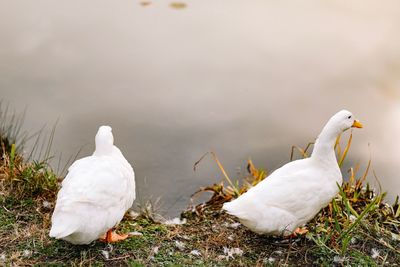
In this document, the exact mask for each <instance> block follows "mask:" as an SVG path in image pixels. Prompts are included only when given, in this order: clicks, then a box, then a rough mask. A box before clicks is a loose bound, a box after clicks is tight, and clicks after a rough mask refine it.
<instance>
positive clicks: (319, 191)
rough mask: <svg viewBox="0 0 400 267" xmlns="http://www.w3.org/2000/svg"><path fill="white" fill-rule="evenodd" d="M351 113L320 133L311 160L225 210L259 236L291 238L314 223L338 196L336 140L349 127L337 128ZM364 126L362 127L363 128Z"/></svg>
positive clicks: (339, 177)
mask: <svg viewBox="0 0 400 267" xmlns="http://www.w3.org/2000/svg"><path fill="white" fill-rule="evenodd" d="M351 116H352V115H351V113H349V112H348V111H341V112H339V113H337V114H336V115H335V116H334V117H332V119H331V120H330V121H329V122H328V124H327V125H326V126H325V128H324V130H323V131H322V132H321V134H320V136H319V138H318V140H317V142H316V144H315V147H314V151H313V154H312V156H311V157H310V158H307V159H302V160H296V161H293V162H290V163H288V164H286V165H284V166H283V167H281V168H279V169H277V170H276V171H274V172H273V173H272V174H271V175H270V176H268V177H267V178H265V179H264V180H263V181H262V182H260V183H259V184H257V185H256V186H255V187H253V188H251V189H250V190H249V191H248V192H246V193H245V194H243V195H241V196H240V197H239V198H237V199H235V200H233V201H231V202H229V203H225V204H224V206H223V209H224V210H226V211H227V213H229V214H231V215H234V216H236V217H238V219H239V220H240V222H241V223H242V224H243V225H245V226H246V227H248V228H249V229H250V230H252V231H254V232H256V233H260V234H270V235H290V234H292V233H293V231H294V230H295V229H296V228H298V227H299V226H302V225H304V224H305V223H307V222H308V221H309V220H311V219H312V218H313V217H314V216H315V215H316V214H317V213H318V212H319V211H320V210H321V208H323V207H325V206H326V205H328V204H329V202H330V201H331V200H332V198H333V197H334V196H335V195H336V194H337V193H338V191H339V189H338V186H337V185H338V184H341V183H342V174H341V172H340V169H339V166H338V164H337V161H336V156H335V152H334V144H335V141H336V137H337V135H338V134H340V133H341V132H342V131H344V130H346V129H347V128H349V127H350V126H352V124H353V125H354V124H355V121H354V119H352V121H351V123H350V125H349V126H348V127H347V126H346V127H344V128H343V127H336V125H337V124H338V121H340V120H339V119H343V118H349V119H351ZM360 126H361V125H360Z"/></svg>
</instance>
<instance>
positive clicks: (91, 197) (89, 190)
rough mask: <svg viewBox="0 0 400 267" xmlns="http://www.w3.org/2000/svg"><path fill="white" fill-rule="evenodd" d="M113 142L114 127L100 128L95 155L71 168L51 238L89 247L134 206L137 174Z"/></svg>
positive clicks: (61, 192)
mask: <svg viewBox="0 0 400 267" xmlns="http://www.w3.org/2000/svg"><path fill="white" fill-rule="evenodd" d="M107 139H108V140H107ZM112 143H113V138H112V133H111V128H110V127H108V126H102V127H100V129H99V131H98V134H97V135H96V151H95V152H94V153H93V155H92V156H89V157H85V158H82V159H80V160H77V161H76V162H74V163H73V164H72V166H71V167H70V168H69V169H68V175H67V176H66V177H65V179H64V181H63V182H62V187H61V190H60V191H59V193H58V196H57V203H56V207H55V210H54V213H53V216H52V228H51V231H50V236H51V237H55V238H58V239H64V240H66V241H68V242H71V243H73V244H88V243H90V242H92V241H94V240H96V239H98V238H100V237H102V236H103V235H104V234H105V233H106V232H107V231H108V230H110V229H111V228H113V227H114V226H115V225H116V224H118V223H119V222H120V221H121V219H122V218H123V216H124V214H125V212H126V211H127V210H128V209H129V208H130V207H131V206H132V204H133V201H134V199H135V176H134V172H133V169H132V167H131V165H130V164H129V163H128V161H127V160H126V159H125V158H124V157H123V155H122V153H121V151H120V150H119V149H118V148H117V147H116V146H114V145H113V144H112Z"/></svg>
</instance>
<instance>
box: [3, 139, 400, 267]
mask: <svg viewBox="0 0 400 267" xmlns="http://www.w3.org/2000/svg"><path fill="white" fill-rule="evenodd" d="M2 140H8V139H7V136H2ZM349 146H350V144H349V143H348V146H347V147H346V148H345V149H343V150H342V151H338V156H339V157H338V158H339V159H340V161H341V162H342V161H343V160H344V159H345V157H346V153H347V151H348V147H349ZM338 150H340V148H339V147H338ZM2 151H3V152H4V153H2V156H1V160H0V265H8V266H35V265H36V266H43V265H54V266H59V265H65V266H90V265H93V266H183V265H184V266H193V265H196V266H304V265H325V266H332V265H338V266H343V265H354V266H356V265H359V266H384V265H387V266H396V264H397V265H399V263H400V235H399V228H400V208H399V205H398V203H395V204H394V205H388V204H385V203H384V201H383V199H384V194H377V193H375V192H374V191H373V190H371V189H370V188H369V187H367V186H365V185H364V182H365V178H366V175H367V173H368V168H367V170H365V171H364V172H360V171H359V172H360V173H361V174H360V175H357V170H353V171H352V172H350V177H349V180H348V182H346V183H345V184H344V185H343V186H342V187H341V192H340V194H339V195H338V196H337V197H336V199H335V200H333V201H332V203H331V204H330V205H329V206H328V207H327V208H325V209H324V210H322V211H321V212H320V213H319V214H318V215H317V216H316V218H314V219H313V220H312V221H311V222H310V223H309V224H308V225H307V228H308V230H309V232H308V233H307V234H306V235H304V236H301V237H297V238H292V239H283V238H279V237H276V238H272V237H266V236H260V235H257V234H254V233H252V232H250V231H248V230H247V229H246V228H244V227H243V226H241V225H240V224H238V223H237V222H236V221H235V219H234V218H232V217H230V216H228V215H226V214H225V213H221V212H220V207H221V205H222V203H223V202H224V201H227V200H229V199H231V198H233V197H235V196H237V195H238V194H241V193H243V192H245V191H246V190H247V188H248V187H249V186H251V185H252V184H253V185H254V184H256V183H258V182H259V181H261V180H262V179H264V178H265V176H266V172H265V171H262V170H260V169H257V168H256V167H254V166H253V164H252V163H251V162H249V166H248V170H249V174H248V175H247V177H245V179H244V180H243V181H245V182H243V183H240V184H239V183H235V182H234V181H232V180H231V179H230V178H229V177H228V176H227V174H226V172H225V171H224V170H223V167H222V164H220V162H219V161H218V159H217V158H216V156H215V154H213V156H214V159H215V160H216V161H217V163H218V165H219V166H220V168H221V170H222V171H223V173H224V176H225V178H226V179H227V184H228V186H225V185H224V184H223V183H220V184H216V185H213V186H210V187H207V188H203V189H201V190H200V192H203V191H211V192H212V193H213V196H212V198H211V199H210V201H209V202H207V203H205V204H202V205H199V206H196V207H193V209H191V210H189V211H186V212H184V213H182V215H181V220H180V221H179V222H185V223H184V224H178V225H176V224H175V225H167V224H165V223H161V222H158V221H157V220H156V219H155V218H154V217H153V216H152V213H151V212H150V213H149V212H147V213H145V214H142V215H139V216H136V215H134V214H133V213H128V214H127V215H126V217H125V218H124V220H123V222H122V223H121V224H120V225H118V227H117V231H120V232H124V233H132V235H133V237H131V238H130V239H128V240H126V241H124V242H121V243H118V244H113V245H107V244H104V243H101V242H94V243H93V244H91V245H88V246H73V245H70V244H68V243H66V242H64V241H59V240H55V239H51V238H49V237H48V232H49V228H50V217H51V213H52V209H53V208H54V201H55V195H56V192H57V190H58V187H59V185H58V181H59V179H58V177H57V176H56V175H55V173H54V172H53V171H52V169H51V168H50V166H49V165H48V164H47V162H46V160H43V161H26V160H24V158H23V157H22V156H21V155H20V154H19V153H18V151H17V149H16V147H15V146H13V145H12V144H9V142H8V143H7V146H5V145H3V146H2ZM300 151H301V154H302V155H303V156H307V155H306V151H304V150H300ZM342 159H343V160H342ZM356 169H357V168H356Z"/></svg>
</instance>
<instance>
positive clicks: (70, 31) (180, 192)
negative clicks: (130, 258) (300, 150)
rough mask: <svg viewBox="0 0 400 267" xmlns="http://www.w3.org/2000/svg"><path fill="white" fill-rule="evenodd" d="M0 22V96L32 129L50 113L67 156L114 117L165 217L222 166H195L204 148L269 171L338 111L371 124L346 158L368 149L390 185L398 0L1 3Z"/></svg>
mask: <svg viewBox="0 0 400 267" xmlns="http://www.w3.org/2000/svg"><path fill="white" fill-rule="evenodd" d="M171 4H172V7H171ZM173 7H175V8H173ZM178 7H180V8H178ZM0 22H1V23H0V35H1V43H0V92H1V98H2V99H3V102H6V103H9V105H10V107H12V108H14V109H15V110H16V111H17V113H22V112H23V110H24V109H25V108H27V114H26V120H25V124H24V129H25V130H27V131H30V132H35V131H37V130H38V129H40V128H41V127H42V126H43V125H48V126H50V127H51V126H52V125H53V124H54V123H55V122H56V121H57V119H58V120H59V122H58V125H57V130H56V134H55V140H54V145H53V149H54V153H55V154H56V155H59V154H60V153H62V154H63V158H64V159H66V158H67V157H68V156H69V155H73V154H75V153H76V152H77V151H78V150H79V149H80V148H82V151H81V153H80V156H81V157H82V156H86V155H89V154H91V153H92V152H93V149H94V135H95V134H96V132H97V129H98V127H99V126H100V125H102V124H108V125H110V126H112V127H113V133H114V137H115V144H116V145H117V146H118V147H119V148H120V149H121V150H122V152H123V153H124V155H125V156H126V158H127V159H128V160H129V161H130V162H131V163H132V165H133V166H134V168H135V172H136V180H137V191H138V195H139V199H138V200H137V201H136V203H141V202H143V201H145V200H146V199H149V198H152V199H156V198H159V197H160V198H161V202H160V203H161V212H163V213H164V214H166V215H167V216H174V215H176V214H178V213H179V211H180V210H181V209H183V208H185V207H186V206H187V204H188V203H189V198H190V195H191V194H192V193H193V192H194V191H196V190H197V189H198V188H199V187H200V186H206V185H209V184H212V183H214V182H219V181H220V180H221V179H222V177H221V175H220V172H219V170H218V169H217V167H216V165H215V163H214V162H213V161H212V159H211V158H207V159H205V160H204V161H203V162H202V163H201V164H200V166H199V167H198V170H197V171H196V172H194V171H193V164H194V162H196V161H197V160H198V159H199V158H200V157H201V155H203V154H204V153H205V152H207V151H210V150H213V151H215V152H216V153H217V155H218V157H219V159H220V160H221V162H222V163H223V165H224V166H225V168H226V170H227V171H228V173H229V174H230V176H231V177H235V176H237V173H238V172H241V173H244V172H245V170H244V167H245V162H246V160H247V159H248V158H249V157H251V158H252V159H253V161H254V163H255V164H256V166H258V167H263V168H266V169H267V170H270V171H272V170H274V169H275V168H277V167H279V166H281V165H282V164H284V163H286V162H288V160H289V157H290V148H291V146H292V145H294V144H296V145H299V146H303V147H304V146H305V144H307V143H308V142H309V141H313V140H314V139H315V138H316V137H317V135H318V134H319V132H320V130H321V129H322V127H323V125H324V124H325V122H326V121H327V120H328V119H329V118H330V116H331V115H333V114H334V113H335V112H337V111H339V110H341V109H344V108H345V109H348V110H350V111H352V112H353V113H354V114H355V116H356V117H357V118H359V119H360V120H361V121H362V122H363V124H364V126H365V128H364V129H362V130H355V131H354V140H353V145H352V148H351V151H350V153H349V158H350V160H349V163H350V164H356V163H357V162H359V163H361V164H362V165H364V166H365V165H366V164H367V163H368V160H369V158H370V156H371V158H372V166H373V169H374V171H375V173H376V175H377V176H378V177H379V179H380V182H381V184H382V186H383V188H384V189H385V190H388V191H389V195H390V198H393V197H394V196H395V195H396V194H400V177H399V175H398V173H399V172H400V165H399V163H400V157H399V155H398V151H399V149H400V49H399V47H400V34H399V33H400V2H398V1H397V0H393V1H389V0H388V1H384V2H382V1H366V0H362V1H361V0H360V1H349V0H342V1H340V0H332V1H306V0H304V1H303V0H296V1H292V0H291V1H289V0H282V1H272V0H253V1H250V2H249V1H239V0H217V1H215V0H201V1H200V0H187V1H184V4H181V3H172V2H169V1H163V0H159V1H154V2H151V1H148V2H140V1H134V0H119V1H103V0H90V1H89V0H88V1H77V0H68V1H51V0H36V1H20V0H14V1H3V0H0ZM346 175H347V174H346ZM371 177H372V175H371ZM371 181H372V182H373V183H375V180H374V179H373V178H371Z"/></svg>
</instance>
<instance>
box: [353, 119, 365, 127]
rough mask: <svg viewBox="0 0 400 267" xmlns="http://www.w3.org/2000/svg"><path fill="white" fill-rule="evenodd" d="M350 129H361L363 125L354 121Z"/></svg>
mask: <svg viewBox="0 0 400 267" xmlns="http://www.w3.org/2000/svg"><path fill="white" fill-rule="evenodd" d="M351 127H355V128H362V127H363V125H362V123H361V122H360V121H358V120H354V123H353V125H351Z"/></svg>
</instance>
